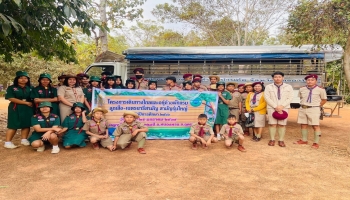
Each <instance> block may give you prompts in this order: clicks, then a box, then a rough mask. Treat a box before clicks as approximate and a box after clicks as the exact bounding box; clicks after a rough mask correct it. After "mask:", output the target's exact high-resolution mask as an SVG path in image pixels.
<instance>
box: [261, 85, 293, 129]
mask: <svg viewBox="0 0 350 200" xmlns="http://www.w3.org/2000/svg"><path fill="white" fill-rule="evenodd" d="M279 87H280V99H278V86H276V85H275V84H274V83H272V84H269V85H267V86H266V88H265V91H264V98H265V101H266V103H267V114H268V120H269V124H279V125H284V126H285V125H287V119H288V118H287V119H284V120H277V119H275V118H274V117H272V113H273V112H275V108H276V107H277V106H278V105H281V106H283V107H284V108H283V110H284V111H286V112H287V113H288V111H289V109H290V102H292V100H293V87H292V86H291V85H289V84H286V83H283V84H282V85H281V86H279Z"/></svg>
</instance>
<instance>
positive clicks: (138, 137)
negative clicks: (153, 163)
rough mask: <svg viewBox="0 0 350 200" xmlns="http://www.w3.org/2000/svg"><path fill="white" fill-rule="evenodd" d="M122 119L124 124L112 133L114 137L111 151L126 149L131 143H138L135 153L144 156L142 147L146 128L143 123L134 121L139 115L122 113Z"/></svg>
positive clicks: (129, 112)
mask: <svg viewBox="0 0 350 200" xmlns="http://www.w3.org/2000/svg"><path fill="white" fill-rule="evenodd" d="M123 117H124V122H123V123H122V124H120V125H119V126H118V128H117V129H115V131H114V133H113V135H114V136H115V139H114V145H113V150H116V149H117V147H119V148H121V149H125V148H128V147H130V145H131V142H132V141H135V142H137V143H138V148H137V151H138V152H139V153H141V154H145V153H146V151H145V150H144V149H143V146H144V145H145V142H146V136H147V135H146V132H147V131H148V128H147V127H146V126H145V125H144V124H143V123H141V122H139V121H136V120H137V119H138V118H139V115H138V114H137V113H135V112H131V111H127V112H124V114H123Z"/></svg>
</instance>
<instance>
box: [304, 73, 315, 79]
mask: <svg viewBox="0 0 350 200" xmlns="http://www.w3.org/2000/svg"><path fill="white" fill-rule="evenodd" d="M308 78H315V79H316V80H317V78H318V76H317V75H316V74H309V75H307V76H305V80H307V79H308Z"/></svg>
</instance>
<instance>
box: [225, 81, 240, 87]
mask: <svg viewBox="0 0 350 200" xmlns="http://www.w3.org/2000/svg"><path fill="white" fill-rule="evenodd" d="M229 85H234V86H235V88H237V87H238V83H236V82H228V83H226V87H227V86H229Z"/></svg>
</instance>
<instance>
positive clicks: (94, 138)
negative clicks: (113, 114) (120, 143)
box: [83, 107, 113, 151]
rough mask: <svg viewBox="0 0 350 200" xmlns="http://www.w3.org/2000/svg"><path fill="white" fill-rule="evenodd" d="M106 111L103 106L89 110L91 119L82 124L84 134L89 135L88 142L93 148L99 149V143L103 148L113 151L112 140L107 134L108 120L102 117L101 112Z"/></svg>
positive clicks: (104, 112)
mask: <svg viewBox="0 0 350 200" xmlns="http://www.w3.org/2000/svg"><path fill="white" fill-rule="evenodd" d="M107 112H108V111H107V110H106V109H104V108H100V107H97V108H95V109H93V110H92V112H91V115H92V117H91V119H90V120H87V122H86V123H85V124H84V126H83V130H84V131H85V132H86V134H88V135H90V142H91V143H92V147H93V148H94V149H99V148H100V144H101V146H102V147H104V148H108V149H109V150H110V151H113V141H112V139H111V138H110V137H109V135H108V126H109V124H108V121H107V120H106V119H104V118H103V114H106V113H107Z"/></svg>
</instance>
